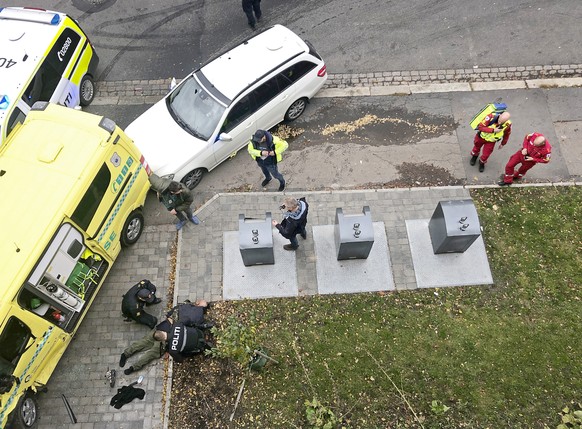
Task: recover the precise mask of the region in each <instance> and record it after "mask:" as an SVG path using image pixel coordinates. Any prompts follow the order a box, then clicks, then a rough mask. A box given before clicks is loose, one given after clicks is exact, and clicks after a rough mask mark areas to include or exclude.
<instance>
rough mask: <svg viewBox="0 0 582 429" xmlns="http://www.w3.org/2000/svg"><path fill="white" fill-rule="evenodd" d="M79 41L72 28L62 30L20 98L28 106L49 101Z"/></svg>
mask: <svg viewBox="0 0 582 429" xmlns="http://www.w3.org/2000/svg"><path fill="white" fill-rule="evenodd" d="M80 40H81V36H80V35H79V34H77V33H76V32H75V31H74V30H73V29H72V28H65V29H64V30H63V32H62V33H61V35H60V36H59V38H58V39H57V41H56V42H55V44H54V45H53V47H52V48H51V50H50V52H49V53H48V55H47V56H46V59H45V60H44V61H43V63H42V64H41V65H40V68H39V69H38V71H37V72H36V75H35V76H34V78H33V79H32V81H31V82H30V84H29V85H28V88H26V91H25V92H24V96H23V97H22V98H23V100H24V101H25V102H26V103H27V104H28V105H29V106H32V105H33V104H34V103H35V102H37V101H49V100H50V99H51V97H52V95H53V93H54V92H55V90H56V89H57V86H58V84H59V82H60V80H61V77H63V73H64V72H65V70H66V68H67V66H68V65H69V62H70V61H71V58H72V56H73V54H74V52H75V50H76V49H77V45H78V44H79V41H80ZM65 77H66V78H69V76H65Z"/></svg>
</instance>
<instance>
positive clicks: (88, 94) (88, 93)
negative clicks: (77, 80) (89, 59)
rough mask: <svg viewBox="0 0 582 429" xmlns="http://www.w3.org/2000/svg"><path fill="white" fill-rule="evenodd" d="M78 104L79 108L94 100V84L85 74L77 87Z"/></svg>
mask: <svg viewBox="0 0 582 429" xmlns="http://www.w3.org/2000/svg"><path fill="white" fill-rule="evenodd" d="M79 98H80V100H79V102H80V103H81V106H88V105H89V104H91V102H92V101H93V98H95V83H94V82H93V78H92V77H91V76H89V75H88V74H86V75H85V76H83V79H81V84H80V85H79Z"/></svg>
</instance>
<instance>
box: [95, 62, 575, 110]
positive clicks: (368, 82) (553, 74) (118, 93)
mask: <svg viewBox="0 0 582 429" xmlns="http://www.w3.org/2000/svg"><path fill="white" fill-rule="evenodd" d="M573 77H582V64H562V65H533V66H514V67H486V68H470V69H435V70H411V71H406V70H405V71H378V72H373V73H352V74H342V73H338V74H334V73H329V74H328V80H327V82H326V85H325V88H326V89H333V88H338V89H341V88H358V87H370V86H373V87H377V86H395V85H419V84H428V83H433V84H434V83H439V84H446V83H462V82H498V81H524V80H530V79H548V78H573ZM171 79H172V77H169V78H167V79H156V80H132V81H105V82H98V83H97V94H96V97H97V98H105V99H107V98H111V97H114V98H118V99H119V100H120V103H122V102H123V100H130V99H133V98H135V97H145V99H144V100H143V102H152V103H153V102H154V101H157V99H159V97H161V96H164V95H166V94H167V93H168V89H169V86H170V82H171ZM149 97H151V98H149Z"/></svg>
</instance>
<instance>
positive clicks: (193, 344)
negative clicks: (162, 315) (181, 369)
mask: <svg viewBox="0 0 582 429" xmlns="http://www.w3.org/2000/svg"><path fill="white" fill-rule="evenodd" d="M207 308H208V303H207V302H206V301H204V300H198V301H196V303H195V304H192V303H191V302H190V301H185V302H184V303H182V304H178V305H176V306H175V307H174V308H172V309H171V310H170V311H169V312H168V313H167V315H166V319H165V320H164V321H162V322H161V323H159V324H158V325H157V326H156V328H155V329H153V330H152V331H150V332H149V333H148V334H147V335H145V336H144V337H143V338H142V339H140V340H138V341H136V342H134V343H133V344H131V345H130V346H129V347H128V348H126V349H125V350H124V351H123V353H122V354H121V357H120V359H119V366H120V367H122V368H123V367H124V366H125V364H126V362H127V359H128V358H129V357H131V356H133V355H134V354H136V353H138V352H144V353H143V354H142V355H141V356H140V357H139V358H138V360H137V361H136V362H135V363H134V364H133V365H132V366H130V367H129V368H127V369H126V370H124V371H123V373H124V374H125V375H129V374H131V373H133V372H135V371H138V370H140V369H142V368H143V367H144V366H145V365H147V364H148V363H150V362H151V361H153V360H156V359H159V358H161V357H162V356H163V355H164V353H166V352H167V353H168V354H169V355H170V356H172V358H173V359H174V360H176V361H177V362H182V361H183V360H184V358H185V357H188V356H192V355H194V354H197V353H201V352H202V351H204V350H205V349H207V348H210V347H211V346H210V345H209V344H208V343H207V342H206V341H205V339H204V332H203V331H202V330H203V329H209V328H211V327H212V326H214V325H213V324H212V323H207V322H205V321H204V312H205V310H206V309H207ZM176 327H178V329H175V328H176ZM168 338H170V340H169V341H168Z"/></svg>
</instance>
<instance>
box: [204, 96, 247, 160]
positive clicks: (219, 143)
mask: <svg viewBox="0 0 582 429" xmlns="http://www.w3.org/2000/svg"><path fill="white" fill-rule="evenodd" d="M227 112H228V113H227V115H226V118H225V120H224V122H223V124H222V126H221V128H220V131H219V135H218V139H217V140H216V141H215V142H214V145H213V148H214V158H215V161H216V165H218V164H220V163H221V162H222V161H224V160H225V159H226V158H227V157H229V156H230V155H232V154H233V153H234V152H236V151H238V150H239V149H240V148H242V147H243V146H245V145H246V144H247V143H248V141H249V140H250V139H251V137H252V135H253V133H254V132H255V131H256V129H257V127H256V124H255V115H254V113H255V112H254V108H253V101H252V98H251V97H250V96H249V94H247V95H244V96H242V97H240V98H239V99H238V100H237V101H236V102H235V103H234V104H233V105H232V107H231V108H230V109H228V110H227ZM222 134H228V135H229V136H230V137H232V141H224V140H221V139H220V136H221V135H222Z"/></svg>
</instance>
